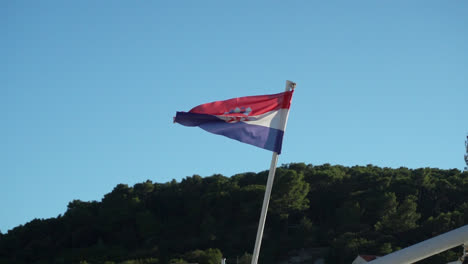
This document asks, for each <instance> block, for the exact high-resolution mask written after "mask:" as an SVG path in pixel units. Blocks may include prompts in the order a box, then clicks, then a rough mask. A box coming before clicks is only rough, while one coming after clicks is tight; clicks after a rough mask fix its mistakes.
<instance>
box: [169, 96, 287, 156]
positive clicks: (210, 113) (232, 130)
mask: <svg viewBox="0 0 468 264" xmlns="http://www.w3.org/2000/svg"><path fill="white" fill-rule="evenodd" d="M293 92H294V90H291V91H286V92H283V93H278V94H271V95H258V96H247V97H239V98H233V99H229V100H225V101H216V102H212V103H207V104H202V105H199V106H196V107H194V108H192V110H190V111H188V112H177V114H176V117H175V118H174V123H179V124H181V125H184V126H198V127H200V128H202V129H204V130H206V131H208V132H211V133H214V134H217V135H222V136H226V137H228V138H232V139H235V140H238V141H240V142H244V143H247V144H251V145H254V146H257V147H260V148H263V149H267V150H271V151H274V152H276V153H278V154H280V153H281V145H282V142H283V134H284V128H285V124H286V121H287V120H286V119H287V117H288V112H289V107H290V105H291V99H292V95H293Z"/></svg>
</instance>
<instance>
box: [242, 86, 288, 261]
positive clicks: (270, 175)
mask: <svg viewBox="0 0 468 264" xmlns="http://www.w3.org/2000/svg"><path fill="white" fill-rule="evenodd" d="M294 88H296V84H295V83H293V82H291V81H286V89H285V91H290V90H291V89H292V90H294ZM288 115H289V111H288V112H287V113H286V115H284V116H282V117H281V118H282V120H281V127H282V130H283V131H285V130H286V123H287V122H288ZM277 163H278V153H276V152H273V156H272V157H271V164H270V171H269V173H268V180H267V184H266V189H265V196H264V197H263V205H262V213H261V214H260V221H259V223H258V230H257V238H256V239H255V247H254V252H253V255H252V262H251V263H252V264H257V262H258V255H259V254H260V245H261V244H262V237H263V229H264V227H265V220H266V215H267V211H268V204H269V203H270V195H271V189H272V188H273V180H274V179H275V172H276V164H277Z"/></svg>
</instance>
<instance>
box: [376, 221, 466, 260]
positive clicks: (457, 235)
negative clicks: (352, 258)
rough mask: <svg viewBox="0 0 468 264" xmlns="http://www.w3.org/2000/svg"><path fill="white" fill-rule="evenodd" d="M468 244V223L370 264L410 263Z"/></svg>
mask: <svg viewBox="0 0 468 264" xmlns="http://www.w3.org/2000/svg"><path fill="white" fill-rule="evenodd" d="M462 245H464V246H468V225H465V226H462V227H460V228H457V229H455V230H452V231H450V232H447V233H444V234H442V235H438V236H436V237H433V238H430V239H428V240H424V241H423V242H420V243H418V244H416V245H412V246H409V247H407V248H404V249H401V250H398V251H395V252H393V253H390V254H388V255H385V256H383V257H381V258H377V259H375V260H373V261H371V262H369V263H370V264H397V263H398V264H409V263H414V262H416V261H419V260H421V259H425V258H428V257H430V256H433V255H435V254H438V253H440V252H443V251H446V250H449V249H451V248H454V247H457V246H462Z"/></svg>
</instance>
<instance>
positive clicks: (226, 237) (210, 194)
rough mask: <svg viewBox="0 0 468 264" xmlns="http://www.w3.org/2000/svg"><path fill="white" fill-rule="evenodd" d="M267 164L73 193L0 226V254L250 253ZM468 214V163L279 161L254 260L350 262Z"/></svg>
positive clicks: (52, 259)
mask: <svg viewBox="0 0 468 264" xmlns="http://www.w3.org/2000/svg"><path fill="white" fill-rule="evenodd" d="M267 175H268V171H263V172H260V173H252V172H250V173H242V174H237V175H234V176H232V177H225V176H223V175H213V176H210V177H205V178H202V177H200V176H198V175H194V176H192V177H187V178H185V179H183V180H182V181H181V182H177V181H175V180H173V181H171V182H167V183H153V182H152V181H149V180H148V181H146V182H143V183H138V184H135V185H134V186H133V187H129V186H128V185H126V184H119V185H117V186H116V187H115V188H114V190H113V191H112V192H111V193H108V194H106V195H104V198H103V199H102V201H100V202H98V201H92V202H84V201H80V200H74V201H72V202H70V203H69V204H68V209H67V211H66V212H65V213H64V215H59V216H58V217H56V218H51V219H43V220H40V219H35V220H33V221H31V222H29V223H27V224H25V225H24V226H18V227H16V228H14V229H12V230H10V231H9V232H8V233H6V234H1V233H0V263H38V264H39V263H90V264H91V263H107V264H112V263H114V264H118V263H126V264H132V263H158V264H165V263H172V264H174V263H200V264H218V263H219V262H220V260H221V258H222V257H226V258H228V263H236V262H238V263H242V264H243V263H249V259H250V255H249V254H248V253H246V252H251V251H252V249H253V246H254V243H255V235H256V231H257V225H258V219H259V216H260V209H261V205H262V201H263V195H264V191H265V184H266V180H267ZM466 224H468V173H466V172H464V173H462V172H460V171H459V170H456V169H453V170H440V169H433V168H421V169H415V170H412V169H408V168H399V169H390V168H379V167H375V166H372V165H368V166H365V167H364V166H354V167H344V166H339V165H336V166H332V165H330V164H324V165H319V166H313V165H310V164H309V165H306V164H304V163H294V164H287V165H283V166H281V167H280V168H278V169H277V173H276V178H275V183H274V187H273V192H272V197H271V202H270V209H269V212H268V218H267V223H266V227H265V232H264V239H263V244H262V250H261V256H260V260H259V262H260V263H278V262H279V261H280V260H285V259H287V258H288V254H290V253H291V252H293V251H294V250H298V249H305V250H306V251H309V252H320V253H319V254H317V255H316V257H317V258H318V257H323V258H325V259H326V263H346V264H348V263H351V261H352V260H353V259H354V258H355V257H356V256H357V254H373V255H385V254H387V253H390V252H392V251H395V250H398V249H400V248H404V247H407V246H409V245H412V244H415V243H418V242H420V241H422V240H425V239H427V238H430V237H433V236H435V235H437V234H441V233H444V232H446V231H449V230H452V229H454V228H457V227H460V226H463V225H466ZM318 248H319V249H321V250H319V251H317V250H314V249H318ZM460 255H461V251H460V250H458V249H455V250H452V251H447V252H445V253H442V254H439V255H437V256H435V257H432V258H430V259H427V260H425V261H422V262H420V263H446V262H449V261H454V260H455V259H457V257H459V256H460ZM309 263H313V262H312V260H310V261H309Z"/></svg>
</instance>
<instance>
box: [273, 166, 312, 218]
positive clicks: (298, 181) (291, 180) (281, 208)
mask: <svg viewBox="0 0 468 264" xmlns="http://www.w3.org/2000/svg"><path fill="white" fill-rule="evenodd" d="M309 189H310V187H309V184H308V183H307V182H305V181H304V174H303V173H299V174H298V173H297V172H296V171H294V170H281V169H279V170H278V173H277V176H276V180H275V183H274V187H273V190H272V198H271V211H272V212H274V213H276V214H278V215H279V216H280V218H282V219H287V218H288V217H289V214H290V213H291V212H296V211H303V210H305V209H307V208H309V199H307V194H308V193H309Z"/></svg>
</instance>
